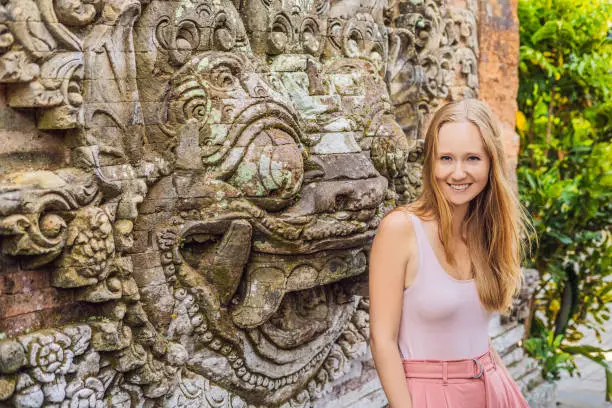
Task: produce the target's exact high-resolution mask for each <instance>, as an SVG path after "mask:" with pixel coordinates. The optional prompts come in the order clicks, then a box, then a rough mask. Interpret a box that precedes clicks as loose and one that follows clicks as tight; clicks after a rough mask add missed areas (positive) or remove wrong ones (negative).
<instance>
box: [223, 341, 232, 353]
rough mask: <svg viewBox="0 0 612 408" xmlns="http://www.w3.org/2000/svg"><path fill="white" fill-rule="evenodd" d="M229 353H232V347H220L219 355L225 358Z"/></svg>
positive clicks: (227, 345)
mask: <svg viewBox="0 0 612 408" xmlns="http://www.w3.org/2000/svg"><path fill="white" fill-rule="evenodd" d="M230 351H232V346H230V345H229V344H226V345H225V346H223V347H221V354H223V355H224V356H227V355H228V354H229V353H230Z"/></svg>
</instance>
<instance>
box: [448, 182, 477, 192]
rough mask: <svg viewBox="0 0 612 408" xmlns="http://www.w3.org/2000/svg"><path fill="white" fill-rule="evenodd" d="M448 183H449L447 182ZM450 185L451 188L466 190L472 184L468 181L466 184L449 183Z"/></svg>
mask: <svg viewBox="0 0 612 408" xmlns="http://www.w3.org/2000/svg"><path fill="white" fill-rule="evenodd" d="M447 184H448V183H447ZM448 185H449V186H450V188H452V189H453V190H455V191H465V190H467V189H468V187H469V186H471V185H472V184H470V183H466V184H448Z"/></svg>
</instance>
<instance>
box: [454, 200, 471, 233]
mask: <svg viewBox="0 0 612 408" xmlns="http://www.w3.org/2000/svg"><path fill="white" fill-rule="evenodd" d="M469 205H470V203H465V204H462V205H459V206H455V205H453V206H451V214H452V217H453V223H452V225H453V237H454V238H457V239H461V240H463V239H465V237H464V235H465V234H464V232H465V231H464V228H463V220H464V219H465V216H466V214H467V212H468V208H469Z"/></svg>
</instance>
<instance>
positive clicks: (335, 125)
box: [134, 1, 410, 404]
mask: <svg viewBox="0 0 612 408" xmlns="http://www.w3.org/2000/svg"><path fill="white" fill-rule="evenodd" d="M320 7H323V6H321V5H319V6H317V5H316V4H306V3H304V2H295V4H294V3H292V2H289V3H287V4H285V2H283V4H282V5H281V4H280V3H279V4H276V3H274V4H265V3H264V2H260V1H253V2H247V3H246V5H245V10H250V11H251V12H252V18H249V19H248V25H247V32H248V36H249V39H250V41H251V46H252V47H253V49H254V50H255V51H256V54H259V56H257V55H253V53H250V52H242V51H237V50H236V48H234V50H233V51H232V52H227V51H226V50H225V49H224V48H223V47H219V46H217V47H216V48H215V47H213V48H215V49H214V50H211V51H205V52H200V53H193V52H191V51H190V53H189V58H188V59H186V60H184V63H182V65H180V66H179V67H178V68H176V69H174V68H173V69H172V70H171V71H172V75H169V76H168V79H167V81H166V84H165V85H164V86H161V85H160V88H161V89H164V95H163V97H161V98H159V100H160V101H161V102H160V103H158V104H157V110H156V111H155V112H151V115H153V114H154V116H155V118H156V121H157V128H158V130H159V133H158V134H157V136H155V137H156V138H157V139H156V140H166V141H167V143H166V144H165V146H167V147H168V148H169V149H170V151H171V152H172V154H173V157H174V166H175V171H174V174H173V175H171V176H168V177H167V178H165V179H162V180H161V181H160V182H158V183H157V184H156V185H155V186H154V187H153V188H152V190H151V191H150V194H149V195H148V197H147V198H146V199H145V201H144V202H143V204H142V205H141V207H140V216H139V218H138V220H137V221H136V223H135V225H134V229H135V231H142V233H143V234H144V235H146V236H147V237H148V240H149V242H150V244H152V245H153V246H154V248H151V247H149V248H148V249H147V250H146V251H145V252H144V253H143V254H141V255H135V256H136V258H138V257H141V258H142V261H143V262H138V261H136V262H135V264H136V266H135V267H134V275H135V276H136V280H137V281H139V282H148V283H146V284H143V287H142V288H141V295H142V300H143V303H144V307H145V310H146V311H147V314H148V316H149V317H150V319H151V321H153V322H154V324H155V326H156V330H157V331H158V332H161V333H164V334H165V335H167V336H168V338H169V339H170V340H171V341H172V342H176V343H180V344H182V345H183V346H184V347H185V348H186V351H187V355H188V356H189V357H188V359H187V361H186V365H187V366H188V367H189V368H190V369H191V370H193V371H195V372H197V373H199V374H202V375H204V376H205V377H207V378H210V379H214V380H215V381H216V382H217V383H219V384H220V385H222V386H223V387H226V388H229V389H233V390H235V391H237V392H238V393H245V392H248V393H249V396H250V398H251V399H252V400H257V401H260V402H261V403H263V404H275V403H279V402H282V401H284V400H286V399H287V398H288V397H289V396H292V395H294V394H295V393H296V392H297V391H298V390H299V389H301V388H303V387H304V385H305V382H306V381H308V378H311V377H312V376H313V375H315V374H316V373H317V372H318V370H319V369H320V368H321V365H322V364H323V361H324V359H325V358H326V356H327V355H328V354H329V353H330V350H331V349H332V347H334V344H335V343H336V342H337V341H338V338H339V337H340V336H341V333H342V331H343V330H344V328H345V327H346V325H347V323H348V321H349V320H350V319H351V317H352V316H353V315H354V312H355V308H356V307H357V298H355V297H354V296H353V295H352V294H351V293H350V292H351V289H350V288H351V285H348V284H346V283H345V284H339V283H338V282H339V281H340V280H344V279H347V278H350V277H353V276H356V275H360V274H362V273H363V272H365V270H366V266H367V253H366V251H367V247H368V244H369V242H370V240H371V238H372V236H373V233H374V230H375V228H376V226H377V223H378V220H379V218H380V216H381V214H382V213H383V212H384V210H385V206H386V205H388V204H389V199H392V198H393V197H394V195H395V194H397V193H399V194H403V193H405V191H406V188H405V187H404V188H403V190H402V186H405V185H406V184H408V183H409V182H408V181H407V180H405V171H406V163H407V158H408V153H409V151H410V146H409V145H408V142H407V141H406V139H405V137H404V135H403V132H402V129H401V128H400V127H399V125H398V124H397V123H396V122H395V120H394V118H393V116H392V115H391V114H390V102H389V97H388V94H387V91H386V87H385V84H384V81H383V80H382V77H381V76H380V66H379V65H377V64H378V62H379V60H378V59H377V58H370V57H371V55H372V53H371V52H370V51H371V50H373V49H378V48H376V46H377V45H376V41H370V42H371V44H370V43H368V44H370V45H368V46H367V47H366V45H365V44H366V42H364V41H365V39H368V40H373V39H375V38H374V37H373V34H372V33H370V34H369V37H368V36H366V33H368V32H369V31H368V30H367V28H368V27H369V25H368V24H369V23H371V21H369V20H367V19H366V20H364V21H361V20H357V19H355V21H352V20H350V21H348V22H345V23H346V27H345V26H344V25H341V28H342V27H344V28H345V29H346V30H349V31H350V32H351V33H353V32H355V33H357V32H358V33H361V32H362V31H363V33H364V34H363V36H364V41H361V40H359V39H357V40H355V41H357V42H356V45H355V46H352V45H351V44H352V43H347V44H348V45H346V47H348V48H347V49H346V50H345V49H344V48H346V47H344V48H342V46H341V47H340V48H339V49H337V51H334V52H336V54H334V55H332V54H329V55H328V57H327V58H326V62H323V61H321V60H320V59H319V56H320V54H321V52H322V51H323V49H324V48H325V43H324V42H323V38H324V36H322V33H324V32H325V31H321V30H324V29H325V24H324V22H325V21H326V20H325V19H318V20H317V19H315V17H316V15H317V13H318V12H319V11H320V10H318V8H320ZM325 7H327V6H325ZM302 9H303V11H305V13H306V14H300V10H302ZM181 10H182V9H181ZM309 13H310V14H312V16H311V15H310V14H309ZM209 14H210V13H209ZM209 14H206V15H209ZM198 15H199V14H198ZM177 16H178V13H177ZM259 17H261V18H259ZM163 21H166V20H163ZM351 21H352V22H351ZM165 24H166V22H163V24H161V25H158V27H162V26H163V30H162V31H161V32H163V33H171V34H164V35H170V38H173V37H172V36H174V35H175V34H174V33H175V32H177V28H176V27H173V26H172V25H167V26H166V25H165ZM175 24H176V23H175ZM180 24H183V23H180ZM347 27H348V28H347ZM160 29H161V28H160ZM351 30H352V31H351ZM179 31H180V30H179ZM159 32H160V31H159V30H158V37H159V35H161V34H159ZM355 35H357V34H354V35H353V36H355ZM356 38H357V37H356ZM359 38H361V37H359ZM176 41H177V43H176V44H177V46H178V41H179V40H178V39H177V40H176ZM181 41H183V40H181ZM360 41H361V42H360ZM209 44H212V43H209ZM368 47H369V48H368ZM186 48H189V47H186ZM178 49H181V48H180V47H179V48H178ZM190 49H191V50H194V49H196V48H194V47H192V48H190ZM328 49H335V48H333V47H332V48H329V47H328ZM380 50H381V52H383V49H382V48H380ZM172 52H173V51H172ZM172 52H171V51H168V56H169V58H170V59H171V58H172ZM351 53H353V54H354V55H353V54H351ZM364 56H367V57H368V58H367V59H366V58H364ZM170 59H168V60H167V61H170ZM264 59H267V61H268V64H265V63H264V62H263V61H264ZM181 61H183V60H181ZM175 62H177V63H178V62H180V61H179V60H176V61H175ZM168 72H170V71H168ZM160 82H161V81H160ZM158 92H159V91H158ZM151 117H153V116H151ZM385 200H387V201H385ZM144 235H143V236H144ZM135 246H136V247H138V243H136V245H135ZM138 265H142V266H138ZM261 367H269V368H270V369H267V370H264V371H262V370H261ZM271 373H274V374H271Z"/></svg>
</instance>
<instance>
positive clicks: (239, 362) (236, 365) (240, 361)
mask: <svg viewBox="0 0 612 408" xmlns="http://www.w3.org/2000/svg"><path fill="white" fill-rule="evenodd" d="M243 364H244V361H243V360H242V359H241V358H239V359H237V360H236V361H234V362H233V363H232V367H234V368H240V367H242V365H243Z"/></svg>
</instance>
